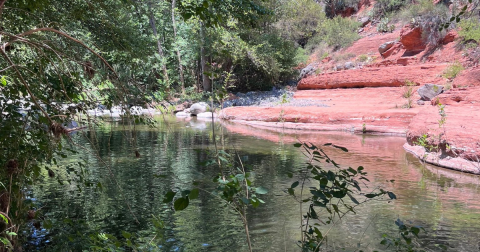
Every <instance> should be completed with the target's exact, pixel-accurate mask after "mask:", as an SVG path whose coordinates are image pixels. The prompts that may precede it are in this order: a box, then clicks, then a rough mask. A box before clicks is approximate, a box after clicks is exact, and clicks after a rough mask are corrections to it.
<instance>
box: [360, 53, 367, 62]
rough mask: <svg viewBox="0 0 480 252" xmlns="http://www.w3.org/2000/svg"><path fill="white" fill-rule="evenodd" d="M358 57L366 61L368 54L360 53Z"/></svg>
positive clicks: (361, 60)
mask: <svg viewBox="0 0 480 252" xmlns="http://www.w3.org/2000/svg"><path fill="white" fill-rule="evenodd" d="M357 59H358V61H360V62H365V61H367V60H368V55H366V54H362V55H359V56H358V58H357Z"/></svg>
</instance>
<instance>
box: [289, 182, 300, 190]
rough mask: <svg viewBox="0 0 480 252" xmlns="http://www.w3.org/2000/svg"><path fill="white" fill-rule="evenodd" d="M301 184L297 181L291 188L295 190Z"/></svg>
mask: <svg viewBox="0 0 480 252" xmlns="http://www.w3.org/2000/svg"><path fill="white" fill-rule="evenodd" d="M299 184H300V183H299V182H298V181H295V182H293V183H292V185H291V186H290V188H292V189H293V188H295V187H297V186H298V185H299Z"/></svg>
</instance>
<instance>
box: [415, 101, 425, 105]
mask: <svg viewBox="0 0 480 252" xmlns="http://www.w3.org/2000/svg"><path fill="white" fill-rule="evenodd" d="M417 104H418V105H425V101H423V100H418V101H417Z"/></svg>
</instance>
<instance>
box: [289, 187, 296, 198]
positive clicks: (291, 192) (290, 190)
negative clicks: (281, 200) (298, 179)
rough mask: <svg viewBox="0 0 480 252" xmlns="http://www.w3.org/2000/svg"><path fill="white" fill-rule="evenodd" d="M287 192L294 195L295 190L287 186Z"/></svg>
mask: <svg viewBox="0 0 480 252" xmlns="http://www.w3.org/2000/svg"><path fill="white" fill-rule="evenodd" d="M288 194H290V195H292V196H293V195H295V190H293V188H288Z"/></svg>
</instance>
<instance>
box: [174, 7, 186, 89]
mask: <svg viewBox="0 0 480 252" xmlns="http://www.w3.org/2000/svg"><path fill="white" fill-rule="evenodd" d="M172 25H173V39H174V41H175V40H176V39H177V26H176V25H175V0H172ZM176 51H177V58H178V70H179V72H180V83H181V84H182V94H185V80H184V79H183V66H182V58H181V57H180V50H179V49H178V47H177V48H176Z"/></svg>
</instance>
